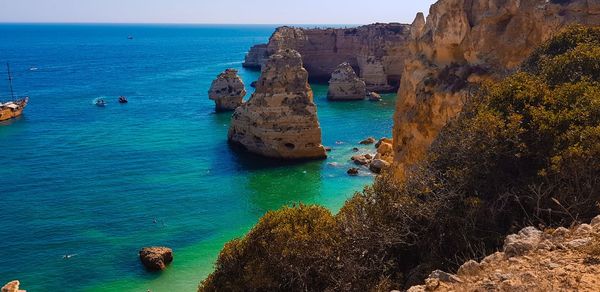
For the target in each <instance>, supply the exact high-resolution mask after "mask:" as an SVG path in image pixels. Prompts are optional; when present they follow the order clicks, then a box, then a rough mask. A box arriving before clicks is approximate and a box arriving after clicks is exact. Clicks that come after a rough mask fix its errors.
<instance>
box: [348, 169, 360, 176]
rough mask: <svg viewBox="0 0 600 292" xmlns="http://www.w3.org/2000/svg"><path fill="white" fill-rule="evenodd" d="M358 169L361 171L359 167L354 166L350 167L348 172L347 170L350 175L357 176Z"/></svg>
mask: <svg viewBox="0 0 600 292" xmlns="http://www.w3.org/2000/svg"><path fill="white" fill-rule="evenodd" d="M358 171H359V169H358V168H356V167H353V168H350V169H348V172H347V173H348V175H350V176H357V175H358Z"/></svg>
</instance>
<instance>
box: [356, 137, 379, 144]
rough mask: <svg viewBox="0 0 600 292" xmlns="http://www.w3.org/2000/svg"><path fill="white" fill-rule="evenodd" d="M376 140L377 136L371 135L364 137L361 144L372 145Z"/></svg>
mask: <svg viewBox="0 0 600 292" xmlns="http://www.w3.org/2000/svg"><path fill="white" fill-rule="evenodd" d="M376 141H377V140H376V139H375V138H373V137H369V138H367V139H364V140H362V141H360V144H361V145H371V144H374V143H375V142H376Z"/></svg>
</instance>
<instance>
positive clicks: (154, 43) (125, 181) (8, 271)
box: [0, 24, 394, 292]
mask: <svg viewBox="0 0 600 292" xmlns="http://www.w3.org/2000/svg"><path fill="white" fill-rule="evenodd" d="M273 29H274V27H271V26H183V25H169V26H167V25H9V24H4V25H0V62H10V63H11V67H12V69H13V71H14V72H13V75H14V78H15V80H14V87H15V89H16V90H17V92H18V93H19V94H21V95H29V96H30V97H31V98H30V103H29V106H28V107H27V109H26V111H25V115H24V116H23V117H21V118H19V119H16V120H12V121H9V122H4V123H2V124H0V149H1V152H0V204H1V206H2V211H1V212H0V238H1V239H2V241H1V242H0V258H1V259H2V260H1V261H0V282H2V283H4V282H7V281H10V280H13V279H19V280H21V283H22V288H23V289H27V290H28V291H146V289H152V291H155V292H156V291H195V289H196V286H197V284H198V283H199V282H200V281H201V280H202V279H203V278H204V277H205V276H206V275H207V274H208V273H209V272H210V271H211V269H212V264H213V262H214V260H215V258H216V256H217V254H218V251H219V250H220V248H221V247H222V246H223V244H224V243H225V242H226V241H228V240H230V239H232V238H234V237H237V236H240V235H242V234H243V233H244V232H246V231H247V230H248V228H250V227H251V226H252V225H253V224H254V223H256V221H257V220H258V218H259V217H260V216H261V215H262V214H264V213H265V212H266V211H268V210H273V209H277V208H279V207H281V206H283V205H286V204H292V203H294V202H306V203H318V204H322V205H325V206H327V207H329V208H331V210H332V211H335V210H337V209H338V208H339V207H340V206H341V205H342V204H343V202H344V200H346V199H347V198H349V197H350V196H351V195H352V194H353V192H355V191H359V190H361V189H362V187H363V186H365V185H367V184H369V183H371V182H372V176H370V175H367V174H366V173H365V175H364V176H361V177H355V178H351V177H348V176H347V175H346V173H345V172H346V170H347V169H348V168H349V167H350V165H351V162H350V161H349V158H350V156H351V155H352V150H351V149H352V148H353V147H358V145H357V142H358V141H360V140H362V139H363V138H365V137H367V136H376V137H382V136H389V135H390V133H391V127H392V119H391V116H392V114H393V109H394V104H393V102H394V96H393V95H388V96H385V101H384V102H381V103H371V102H368V101H364V102H349V103H330V102H328V101H327V100H326V97H325V94H326V91H327V87H326V86H325V85H318V84H313V89H314V91H315V101H316V103H317V105H318V113H319V118H320V121H321V126H322V128H323V140H324V144H325V145H327V146H332V147H333V152H331V155H330V158H328V159H327V160H325V161H315V162H307V163H300V164H293V165H281V164H275V163H265V162H264V160H263V159H256V158H254V157H251V156H248V155H244V154H240V153H236V152H233V151H232V150H231V149H230V148H229V147H228V145H227V143H226V133H227V129H228V125H229V120H230V114H228V113H220V114H216V113H214V110H213V107H214V104H213V103H212V101H210V100H208V97H207V91H208V88H209V86H210V83H211V81H212V79H213V78H214V77H215V76H216V75H217V74H218V73H220V72H221V71H223V70H224V69H226V68H229V67H233V68H237V69H239V70H240V74H241V76H242V78H243V79H244V81H245V82H246V84H250V82H252V81H254V80H256V79H257V78H258V75H259V72H254V71H248V70H244V69H242V68H241V62H242V60H243V58H244V55H245V53H246V51H247V50H248V48H249V47H250V46H251V45H253V44H256V43H259V42H266V41H267V39H268V37H269V36H270V34H271V33H272V31H273ZM128 35H132V36H133V37H134V39H133V40H128V39H127V36H128ZM35 68H37V70H36V69H35ZM0 76H5V75H0ZM3 79H4V78H3ZM248 87H249V86H248ZM7 88H8V87H7V86H4V85H3V84H2V85H1V86H0V100H1V99H6V97H7V96H8V90H7ZM249 89H250V88H249ZM119 95H126V96H127V97H128V98H129V101H130V103H129V104H126V105H120V104H118V103H117V101H116V98H117V97H118V96H119ZM98 97H103V98H105V99H106V100H107V101H108V106H107V107H106V108H98V107H96V106H95V105H93V100H94V99H96V98H98ZM248 97H249V96H248ZM361 151H373V149H370V148H364V149H361ZM155 222H156V223H155ZM149 245H166V246H170V247H172V248H173V249H174V251H175V261H174V263H173V265H172V266H171V267H169V269H168V270H167V271H165V272H163V273H149V272H146V271H145V270H144V269H143V268H142V267H141V265H140V264H139V261H138V258H137V251H138V249H139V248H140V247H142V246H149ZM65 254H73V255H74V256H73V257H72V258H70V259H68V260H65V259H63V255H65Z"/></svg>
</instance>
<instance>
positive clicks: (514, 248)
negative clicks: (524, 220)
mask: <svg viewBox="0 0 600 292" xmlns="http://www.w3.org/2000/svg"><path fill="white" fill-rule="evenodd" d="M541 240H542V232H541V231H539V230H537V229H536V228H535V227H526V228H523V229H522V230H521V231H519V233H518V234H511V235H509V236H507V237H506V239H505V240H504V253H505V254H506V255H507V256H508V257H513V256H521V255H524V254H526V253H528V252H530V251H534V250H536V249H537V248H538V245H539V244H540V242H541Z"/></svg>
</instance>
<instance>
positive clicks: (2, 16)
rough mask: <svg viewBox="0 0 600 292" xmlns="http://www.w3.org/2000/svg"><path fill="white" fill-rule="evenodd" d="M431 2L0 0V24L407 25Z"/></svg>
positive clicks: (350, 0) (431, 0)
mask: <svg viewBox="0 0 600 292" xmlns="http://www.w3.org/2000/svg"><path fill="white" fill-rule="evenodd" d="M433 2H435V0H360V1H358V0H293V1H285V0H0V22H110V23H232V24H234V23H243V24H254V23H260V24H367V23H373V22H404V23H410V22H412V20H413V19H414V17H415V14H416V13H417V12H425V13H426V14H427V11H428V10H429V5H431V4H432V3H433Z"/></svg>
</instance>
